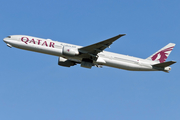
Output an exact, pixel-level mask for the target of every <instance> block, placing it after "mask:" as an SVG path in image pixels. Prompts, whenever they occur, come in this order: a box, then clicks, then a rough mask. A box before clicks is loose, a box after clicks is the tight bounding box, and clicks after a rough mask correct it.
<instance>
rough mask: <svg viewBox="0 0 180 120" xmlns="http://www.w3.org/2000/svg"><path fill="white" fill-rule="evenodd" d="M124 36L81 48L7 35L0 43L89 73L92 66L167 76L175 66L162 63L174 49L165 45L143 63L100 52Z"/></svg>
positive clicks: (169, 62) (143, 60)
mask: <svg viewBox="0 0 180 120" xmlns="http://www.w3.org/2000/svg"><path fill="white" fill-rule="evenodd" d="M124 35H125V34H119V35H117V36H115V37H112V38H109V39H107V40H104V41H101V42H98V43H95V44H92V45H89V46H85V47H82V46H78V45H73V44H68V43H63V42H58V41H53V40H51V39H42V38H37V37H32V36H27V35H11V36H8V37H6V38H4V39H3V41H4V42H5V43H6V44H7V46H8V47H15V48H19V49H24V50H29V51H34V52H39V53H44V54H49V55H53V56H57V57H59V59H58V65H60V66H64V67H71V66H74V65H77V64H81V67H84V68H89V69H91V68H92V66H96V67H99V68H101V67H102V66H108V67H114V68H119V69H124V70H130V71H164V72H169V71H170V70H171V67H170V65H172V64H174V63H176V62H175V61H168V62H166V59H167V57H168V56H169V54H170V53H171V51H172V50H173V48H174V46H175V44H174V43H169V44H168V45H166V46H165V47H163V48H162V49H160V50H158V51H157V52H155V53H154V54H152V55H151V56H149V57H148V58H146V59H142V58H137V57H132V56H128V55H122V54H117V53H113V52H107V51H104V50H105V49H106V48H108V47H109V46H110V45H111V44H112V43H113V42H114V41H116V40H117V39H119V38H120V37H122V36H124Z"/></svg>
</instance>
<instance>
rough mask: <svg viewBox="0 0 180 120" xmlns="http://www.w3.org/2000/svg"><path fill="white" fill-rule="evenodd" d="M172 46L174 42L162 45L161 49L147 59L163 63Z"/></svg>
mask: <svg viewBox="0 0 180 120" xmlns="http://www.w3.org/2000/svg"><path fill="white" fill-rule="evenodd" d="M174 46H175V44H174V43H169V44H168V45H166V46H165V47H163V48H162V49H160V50H159V51H157V52H156V53H154V54H153V55H151V56H150V57H148V58H147V59H148V60H151V61H157V62H158V63H163V62H165V61H166V59H167V58H168V56H169V54H170V53H171V51H172V50H173V48H174Z"/></svg>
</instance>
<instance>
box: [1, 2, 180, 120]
mask: <svg viewBox="0 0 180 120" xmlns="http://www.w3.org/2000/svg"><path fill="white" fill-rule="evenodd" d="M179 11H180V1H179V0H148V1H145V0H99V1H97V0H1V1H0V38H1V41H0V55H1V57H0V58H1V59H0V120H180V94H179V93H180V66H179V61H180V54H179V51H180V47H179V45H180V40H179V39H180V13H179ZM121 33H123V34H124V33H125V34H127V35H126V36H124V37H122V38H120V39H119V40H117V41H116V42H114V44H112V45H111V48H108V49H106V50H107V51H111V52H116V53H120V54H127V55H131V56H136V57H140V58H147V57H148V56H150V55H151V54H152V53H154V52H156V51H157V50H159V49H160V48H162V47H163V46H165V45H166V44H168V43H170V42H173V43H176V44H177V45H176V46H175V48H174V50H173V52H172V53H171V54H170V56H169V58H168V60H175V61H177V63H176V64H174V65H172V71H171V72H170V73H164V72H131V71H125V70H121V69H115V68H108V67H104V68H102V69H100V68H95V67H93V68H92V69H86V68H81V67H80V66H79V65H77V66H75V67H71V68H64V67H61V66H58V65H57V60H58V57H55V56H50V55H45V54H40V53H35V52H30V51H25V50H20V49H16V48H11V49H10V48H8V47H7V46H6V44H5V43H4V42H3V38H4V37H6V36H8V35H15V34H23V35H31V36H35V37H41V38H50V39H52V40H56V41H62V42H67V43H72V44H77V45H82V46H86V45H90V44H93V43H96V42H99V41H101V40H105V39H107V38H110V37H113V36H115V35H118V34H121Z"/></svg>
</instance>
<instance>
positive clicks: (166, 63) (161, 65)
mask: <svg viewBox="0 0 180 120" xmlns="http://www.w3.org/2000/svg"><path fill="white" fill-rule="evenodd" d="M174 63H176V61H168V62H163V63H158V64H154V65H153V66H155V67H167V66H170V65H172V64H174Z"/></svg>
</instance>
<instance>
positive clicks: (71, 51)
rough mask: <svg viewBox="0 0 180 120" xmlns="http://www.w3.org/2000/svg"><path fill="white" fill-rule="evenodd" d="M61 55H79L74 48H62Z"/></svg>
mask: <svg viewBox="0 0 180 120" xmlns="http://www.w3.org/2000/svg"><path fill="white" fill-rule="evenodd" d="M62 54H63V55H66V56H75V55H79V51H78V49H76V48H71V47H63V50H62Z"/></svg>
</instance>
